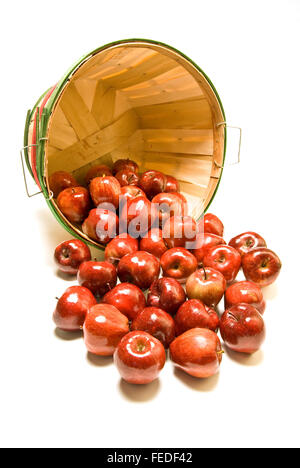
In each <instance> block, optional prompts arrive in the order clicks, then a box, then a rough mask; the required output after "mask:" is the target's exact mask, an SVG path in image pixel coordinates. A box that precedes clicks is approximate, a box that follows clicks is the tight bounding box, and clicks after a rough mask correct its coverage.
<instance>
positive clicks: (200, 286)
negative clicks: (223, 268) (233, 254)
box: [186, 268, 226, 307]
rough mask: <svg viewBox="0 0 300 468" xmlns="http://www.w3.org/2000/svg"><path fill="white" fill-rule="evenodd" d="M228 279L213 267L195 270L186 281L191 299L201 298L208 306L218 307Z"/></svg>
mask: <svg viewBox="0 0 300 468" xmlns="http://www.w3.org/2000/svg"><path fill="white" fill-rule="evenodd" d="M225 289H226V280H225V278H224V276H223V275H222V273H220V272H219V271H217V270H214V269H213V268H201V269H200V270H197V271H195V273H193V274H192V275H191V276H190V277H189V278H188V280H187V282H186V292H187V296H188V298H189V299H199V300H200V301H202V302H204V304H205V305H207V306H208V307H216V306H217V305H218V304H219V302H220V301H221V299H222V297H223V296H224V293H225Z"/></svg>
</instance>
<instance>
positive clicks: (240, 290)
mask: <svg viewBox="0 0 300 468" xmlns="http://www.w3.org/2000/svg"><path fill="white" fill-rule="evenodd" d="M241 303H244V304H251V305H252V306H254V307H255V308H256V309H257V310H258V312H259V313H260V314H262V315H263V313H264V311H265V309H266V302H265V300H264V297H263V293H262V290H261V289H260V287H259V286H258V285H257V284H255V283H252V282H251V281H239V282H238V283H234V284H232V285H231V286H229V288H228V289H227V291H226V293H225V307H226V309H229V308H230V307H232V306H234V305H237V304H241Z"/></svg>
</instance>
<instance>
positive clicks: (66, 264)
mask: <svg viewBox="0 0 300 468" xmlns="http://www.w3.org/2000/svg"><path fill="white" fill-rule="evenodd" d="M54 260H55V262H56V265H57V266H58V268H59V269H60V270H61V271H63V272H64V273H67V274H68V275H77V272H78V268H79V267H80V265H81V263H83V262H88V261H89V260H91V251H90V249H89V248H88V246H87V245H86V244H85V243H84V242H82V241H81V240H79V239H72V240H68V241H65V242H62V243H61V244H59V245H58V246H57V247H56V249H55V252H54Z"/></svg>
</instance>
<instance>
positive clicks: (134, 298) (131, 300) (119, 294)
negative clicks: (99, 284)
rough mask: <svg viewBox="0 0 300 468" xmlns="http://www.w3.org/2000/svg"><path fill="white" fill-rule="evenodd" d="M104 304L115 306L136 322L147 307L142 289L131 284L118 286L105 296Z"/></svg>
mask: <svg viewBox="0 0 300 468" xmlns="http://www.w3.org/2000/svg"><path fill="white" fill-rule="evenodd" d="M102 302H103V303H104V304H110V305H113V306H115V307H116V308H117V309H118V310H119V311H120V312H121V313H122V314H124V315H126V317H128V318H129V320H134V319H135V318H136V317H137V315H138V314H139V313H140V312H142V310H143V309H144V308H145V307H146V299H145V296H144V293H143V292H142V291H141V289H140V288H138V287H137V286H135V285H134V284H130V283H120V284H118V285H117V286H116V287H114V288H113V289H112V290H111V291H108V292H107V293H106V294H105V296H104V297H103V299H102Z"/></svg>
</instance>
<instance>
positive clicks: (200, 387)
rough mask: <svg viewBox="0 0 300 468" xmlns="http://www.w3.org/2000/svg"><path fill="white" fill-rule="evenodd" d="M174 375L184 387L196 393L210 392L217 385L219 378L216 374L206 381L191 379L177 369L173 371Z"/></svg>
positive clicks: (191, 377)
mask: <svg viewBox="0 0 300 468" xmlns="http://www.w3.org/2000/svg"><path fill="white" fill-rule="evenodd" d="M174 375H175V377H177V378H178V379H179V380H180V381H181V382H182V383H183V384H184V385H186V386H187V387H190V388H191V389H192V390H196V391H198V392H211V391H212V390H214V389H215V388H216V386H217V385H218V382H219V377H220V374H216V375H214V376H212V377H209V378H208V379H199V378H197V377H193V376H191V375H189V374H186V373H185V372H183V371H181V370H180V369H177V368H175V369H174Z"/></svg>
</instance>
